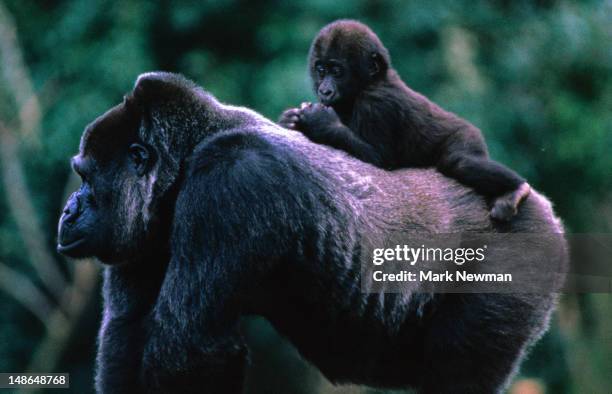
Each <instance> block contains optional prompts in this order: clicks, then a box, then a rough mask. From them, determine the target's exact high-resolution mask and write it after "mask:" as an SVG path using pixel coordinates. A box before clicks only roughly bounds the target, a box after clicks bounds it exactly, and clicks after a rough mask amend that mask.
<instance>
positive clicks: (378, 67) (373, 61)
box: [368, 52, 389, 78]
mask: <svg viewBox="0 0 612 394" xmlns="http://www.w3.org/2000/svg"><path fill="white" fill-rule="evenodd" d="M388 67H389V64H387V61H386V59H385V57H384V56H383V55H381V54H380V53H378V52H372V53H371V54H370V64H369V67H368V72H369V74H370V77H371V78H374V77H376V76H378V75H380V74H381V73H384V72H386V71H387V68H388Z"/></svg>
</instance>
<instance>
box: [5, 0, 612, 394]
mask: <svg viewBox="0 0 612 394" xmlns="http://www.w3.org/2000/svg"><path fill="white" fill-rule="evenodd" d="M6 6H7V7H8V9H9V10H10V11H11V13H12V14H13V17H14V18H15V20H16V24H17V30H18V31H17V34H18V39H19V41H20V44H21V45H22V50H23V52H24V55H25V61H26V63H27V67H28V68H29V72H30V75H31V77H32V79H33V83H34V85H35V89H36V91H37V92H38V94H39V97H40V100H41V103H42V106H43V111H44V117H43V123H42V127H41V134H40V144H39V146H24V147H23V151H24V157H26V158H27V162H26V163H25V164H26V169H27V175H28V182H29V186H30V189H31V190H32V191H33V195H34V198H35V204H36V207H37V209H38V210H39V214H40V217H41V218H42V220H43V224H44V226H45V228H47V229H48V237H49V238H48V242H49V245H52V244H53V242H54V237H55V233H54V229H55V223H56V220H57V216H58V214H59V209H60V207H59V205H60V203H61V199H62V197H63V194H64V192H65V191H64V186H63V185H64V184H65V183H66V179H67V177H68V173H69V166H68V159H69V157H70V156H71V155H72V154H73V153H74V152H75V151H76V150H77V147H78V142H79V137H80V135H81V132H82V130H83V128H84V126H85V125H86V124H87V123H89V122H90V121H91V120H92V119H94V118H95V117H96V116H98V115H99V114H101V113H102V112H103V111H104V110H106V109H108V108H109V107H110V106H112V105H114V104H115V103H118V102H119V101H120V100H121V98H122V94H124V93H125V92H127V91H128V90H129V89H130V88H131V86H132V84H133V82H134V79H135V77H136V76H137V75H138V74H139V73H141V72H144V71H149V70H153V69H164V70H170V71H177V72H182V73H185V74H186V75H187V76H189V77H190V78H193V79H195V80H196V81H197V82H199V83H201V84H202V85H203V86H204V87H205V88H206V89H208V90H209V91H211V92H212V93H213V94H215V95H216V96H217V97H219V98H220V99H221V100H222V101H226V102H229V103H232V104H239V105H245V106H249V107H251V108H253V109H255V110H257V111H260V112H262V113H263V114H265V115H267V116H269V117H271V118H272V119H276V118H277V117H278V115H279V114H280V112H281V111H282V110H283V109H285V108H286V107H289V106H294V105H297V104H299V103H300V102H302V101H309V100H313V95H312V92H311V88H310V84H309V81H308V76H307V72H306V55H307V51H308V47H309V45H310V41H311V40H312V38H313V37H314V35H315V34H316V32H317V31H318V30H319V29H320V28H321V27H322V26H323V25H324V24H326V23H328V22H330V21H332V20H334V19H336V18H356V19H360V20H362V21H364V22H366V23H368V24H370V25H371V26H372V28H373V29H374V30H375V31H376V32H377V33H378V34H379V35H380V37H381V39H382V40H383V42H384V43H385V44H386V45H387V47H388V49H389V51H390V53H391V56H392V60H393V64H394V66H395V67H396V68H397V70H398V71H399V73H400V75H401V76H402V78H403V79H404V80H405V81H406V82H407V83H408V84H409V85H410V86H412V87H413V88H414V89H415V90H417V91H420V92H422V93H424V94H426V95H427V96H429V97H431V98H432V99H433V100H434V101H436V102H438V103H439V104H440V105H442V106H443V107H445V108H447V109H449V110H452V111H454V112H457V113H458V114H459V115H461V116H462V117H465V118H467V119H469V120H470V121H472V122H473V123H475V124H476V125H477V126H479V127H481V128H482V130H483V132H484V133H485V135H486V137H487V140H488V144H489V147H490V150H491V153H492V156H493V157H494V158H496V159H498V160H500V161H501V162H504V163H506V164H508V165H510V166H511V167H513V168H515V169H517V170H518V171H519V172H520V173H522V174H523V175H525V176H526V178H527V179H528V180H529V181H530V183H531V184H532V185H533V186H535V187H536V188H537V189H538V190H540V191H542V192H543V193H544V194H546V195H547V196H549V197H550V198H551V199H552V200H553V201H554V203H555V204H556V209H557V211H558V213H559V214H560V215H561V217H563V218H564V220H565V224H566V225H567V227H568V228H569V229H570V230H572V231H576V232H596V231H598V232H610V231H612V155H611V154H610V151H611V150H612V114H611V112H612V106H611V103H612V30H611V28H610V26H612V12H611V11H612V5H611V3H610V1H604V0H601V1H597V0H593V1H584V2H572V1H569V0H566V1H555V0H546V1H538V2H531V1H526V0H521V1H513V2H510V1H501V0H500V1H494V2H473V1H468V0H448V1H442V0H434V1H427V2H405V1H399V0H377V1H366V0H357V1H352V2H330V1H324V0H311V1H305V0H300V1H295V2H286V1H280V0H277V1H272V0H270V1H264V0H255V1H248V0H232V1H200V2H191V1H173V2H170V1H160V2H157V3H153V2H140V1H136V0H125V1H101V0H95V1H66V0H54V1H47V2H36V1H19V0H7V1H6ZM12 100H13V99H12V97H11V96H10V95H8V94H7V92H6V91H5V90H4V89H0V102H1V103H2V105H1V106H0V116H2V117H6V116H7V114H10V113H11V112H14V102H13V101H12ZM0 192H1V190H0ZM1 195H3V194H2V193H0V196H1ZM4 205H5V202H4V201H2V199H1V198H0V261H6V262H10V265H12V266H19V267H20V269H21V270H22V271H24V272H28V268H27V264H26V263H27V262H25V261H22V258H21V257H20V256H21V255H22V254H23V253H22V251H21V248H23V243H22V242H21V241H20V240H19V238H18V237H17V236H16V235H15V228H14V227H15V225H14V223H13V221H12V219H11V218H10V217H9V216H8V215H5V214H4V213H3V212H6V209H4V208H5V206H4ZM4 301H5V296H4V295H3V294H0V305H1V306H0V313H1V314H2V315H3V316H5V317H6V316H10V320H11V322H12V323H10V324H2V326H0V355H1V356H0V370H3V371H9V370H19V369H20V368H23V367H24V366H25V363H26V362H27V359H24V357H23V356H21V357H17V356H16V354H18V353H19V354H23V353H24V352H26V354H27V351H26V350H24V349H26V348H28V349H31V348H32V346H34V344H35V343H36V340H37V337H38V336H39V335H41V334H40V332H39V331H38V330H36V329H34V330H25V331H21V332H20V331H19V329H18V327H21V326H26V325H28V324H29V323H28V322H29V321H30V320H29V319H30V318H31V317H30V316H27V314H25V313H24V312H23V311H20V310H19V307H18V306H16V305H13V304H10V303H8V304H7V303H6V302H4ZM607 302H608V303H607V305H608V306H609V305H610V300H609V299H608V301H607ZM598 305H599V304H598ZM600 324H604V326H603V327H604V328H605V327H607V329H608V330H609V331H612V326H611V325H610V324H612V323H611V322H610V321H609V319H608V320H602V322H601V323H600ZM568 327H569V328H568ZM575 332H577V329H576V328H575V327H574V328H572V326H571V325H569V326H566V327H565V331H564V332H563V333H559V332H558V331H555V333H554V335H555V338H556V339H555V340H556V342H555V344H554V346H558V345H559V343H561V342H562V341H564V340H566V339H565V337H571V336H572V335H574V333H575ZM81 335H83V336H85V335H87V336H90V337H91V336H93V335H95V334H94V333H92V332H83V333H81ZM564 335H565V337H564ZM609 340H610V338H609V337H608V342H606V343H607V345H606V346H607V347H605V346H603V347H602V348H601V349H600V350H599V351H598V353H597V358H596V359H594V360H593V362H592V363H589V362H588V361H584V360H582V361H580V362H573V363H570V364H571V365H572V368H573V369H572V376H571V377H570V378H572V379H574V380H576V381H583V380H584V379H585V376H587V377H588V376H590V375H592V374H593V376H596V377H595V378H593V379H591V381H593V382H600V383H598V384H599V385H594V386H590V387H592V388H593V389H594V390H598V389H603V387H604V386H605V384H606V382H607V383H608V388H609V387H610V385H612V382H611V381H610V380H609V376H606V373H607V372H609V368H608V370H607V371H606V370H605V368H603V369H602V368H601V361H600V360H603V359H605V357H608V359H610V358H611V356H610V355H611V354H612V348H611V347H612V345H611V343H610V341H609ZM553 342H554V341H553ZM279 346H281V345H279ZM572 346H573V348H576V349H578V350H580V351H582V352H584V349H585V346H598V345H597V344H585V343H582V344H581V343H580V342H576V343H572ZM580 346H583V347H580ZM548 349H551V348H550V347H549V348H548ZM538 354H540V355H544V354H546V352H541V353H538ZM547 357H554V355H551V354H548V355H547ZM549 364H551V365H552V363H547V362H546V361H543V362H539V363H538V364H537V365H538V366H539V367H541V368H544V369H545V368H546V365H549ZM554 365H560V366H558V367H555V368H558V369H557V370H555V371H552V372H550V371H548V372H542V373H540V374H539V376H541V377H542V378H543V379H545V380H547V381H549V382H552V381H553V380H555V379H557V381H556V382H557V383H558V382H559V380H558V379H563V378H567V376H563V375H565V372H566V371H565V369H564V368H568V367H567V365H566V363H564V362H560V363H556V364H554ZM74 368H80V367H74ZM88 368H91V365H89V366H88ZM304 368H306V367H305V366H304ZM541 368H540V369H541ZM537 370H538V369H536V371H537ZM86 371H87V372H86V373H91V371H90V370H86ZM530 373H531V372H530ZM547 376H548V377H547ZM550 376H552V378H551V377H550ZM560 376H561V377H560ZM602 382H603V383H602ZM551 384H553V385H552V386H551V387H559V386H554V382H553V383H551ZM307 386H308V385H306V386H304V387H307ZM308 387H310V386H308ZM321 387H322V388H321V390H331V388H329V387H328V386H321ZM326 387H327V388H326ZM83 390H87V389H83ZM329 392H332V391H329ZM353 392H357V391H353ZM576 392H579V391H576Z"/></svg>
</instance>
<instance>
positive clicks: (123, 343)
mask: <svg viewBox="0 0 612 394" xmlns="http://www.w3.org/2000/svg"><path fill="white" fill-rule="evenodd" d="M159 260H161V259H159ZM143 263H144V264H146V265H147V266H146V269H143V265H142V264H143ZM161 267H163V262H162V261H155V260H154V259H151V260H148V261H143V262H142V263H139V262H134V264H126V265H119V266H110V267H106V268H105V270H104V285H103V291H102V292H103V298H104V312H103V320H102V326H101V328H100V333H99V337H98V355H97V363H96V364H97V370H96V392H99V393H117V394H118V393H125V394H132V393H136V394H137V393H143V391H142V390H141V389H140V380H139V377H138V374H137V373H134V371H138V369H139V367H140V360H141V357H142V346H143V340H142V336H143V335H142V334H143V332H144V330H145V325H146V318H147V315H148V314H149V312H150V311H151V308H152V306H153V304H154V302H155V298H156V297H157V294H158V292H159V286H160V284H161V280H162V277H163V276H162V275H163V270H162V269H161Z"/></svg>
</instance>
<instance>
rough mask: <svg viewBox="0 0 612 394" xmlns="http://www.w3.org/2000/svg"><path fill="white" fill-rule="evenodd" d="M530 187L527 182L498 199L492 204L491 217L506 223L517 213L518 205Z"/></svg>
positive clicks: (529, 190) (527, 193)
mask: <svg viewBox="0 0 612 394" xmlns="http://www.w3.org/2000/svg"><path fill="white" fill-rule="evenodd" d="M530 192H531V186H529V184H528V183H527V182H525V183H523V184H521V185H520V186H519V187H518V189H516V190H514V191H512V192H509V193H506V194H504V195H502V196H500V197H498V198H497V199H496V200H495V202H494V203H493V208H492V209H491V217H492V218H493V219H495V220H499V221H508V220H510V219H512V217H513V216H514V215H516V213H517V212H518V206H519V204H520V203H521V202H522V201H523V200H524V199H525V198H526V197H527V196H528V195H529V193H530Z"/></svg>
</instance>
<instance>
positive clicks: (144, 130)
mask: <svg viewBox="0 0 612 394" xmlns="http://www.w3.org/2000/svg"><path fill="white" fill-rule="evenodd" d="M220 116H221V109H220V105H219V104H218V103H217V102H216V101H214V98H213V97H212V96H210V95H208V94H207V93H205V92H204V91H202V90H201V89H199V88H197V87H196V86H195V85H194V84H193V83H191V82H190V81H187V80H185V79H184V78H182V77H180V76H178V75H174V74H168V73H148V74H143V75H141V76H140V77H139V78H138V80H137V82H136V85H135V87H134V90H133V91H132V92H131V93H130V94H128V95H127V96H126V97H125V99H124V101H123V103H121V104H119V105H117V106H116V107H114V108H112V109H111V110H109V111H108V112H106V113H105V114H103V115H102V116H100V117H99V118H98V119H96V120H95V121H94V122H93V123H91V124H90V125H89V126H88V127H87V128H86V130H85V132H84V133H83V136H82V138H81V145H80V148H79V153H78V154H77V155H76V156H75V157H74V158H73V159H72V168H73V169H74V171H75V172H76V173H77V174H78V175H79V176H80V177H81V180H82V184H81V187H80V189H79V190H77V191H76V192H74V193H73V194H72V195H71V196H70V198H69V199H68V202H67V203H66V207H65V208H64V211H63V214H62V217H61V218H60V221H59V232H58V246H57V249H58V251H59V252H60V253H63V254H65V255H68V256H71V257H77V258H78V257H89V256H95V257H97V258H99V259H100V260H102V261H103V262H106V263H120V262H124V261H127V260H130V259H133V258H134V257H135V256H139V255H142V253H143V250H144V249H145V248H147V247H149V248H148V249H150V246H151V245H155V246H160V243H161V245H163V243H164V242H165V240H167V232H168V227H169V221H170V220H171V215H172V212H171V211H172V202H171V201H169V200H171V199H172V195H173V193H174V189H176V187H175V186H176V184H177V179H179V178H180V176H179V173H180V170H181V166H182V163H183V161H184V160H185V158H186V157H187V156H188V155H189V154H190V153H191V152H192V151H193V148H194V146H195V145H196V144H197V142H198V141H199V140H201V139H202V138H204V136H206V134H207V133H209V132H210V130H207V129H206V127H203V128H198V129H194V128H193V127H191V126H190V124H199V125H209V124H218V123H219V122H221V121H222V119H220Z"/></svg>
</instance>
